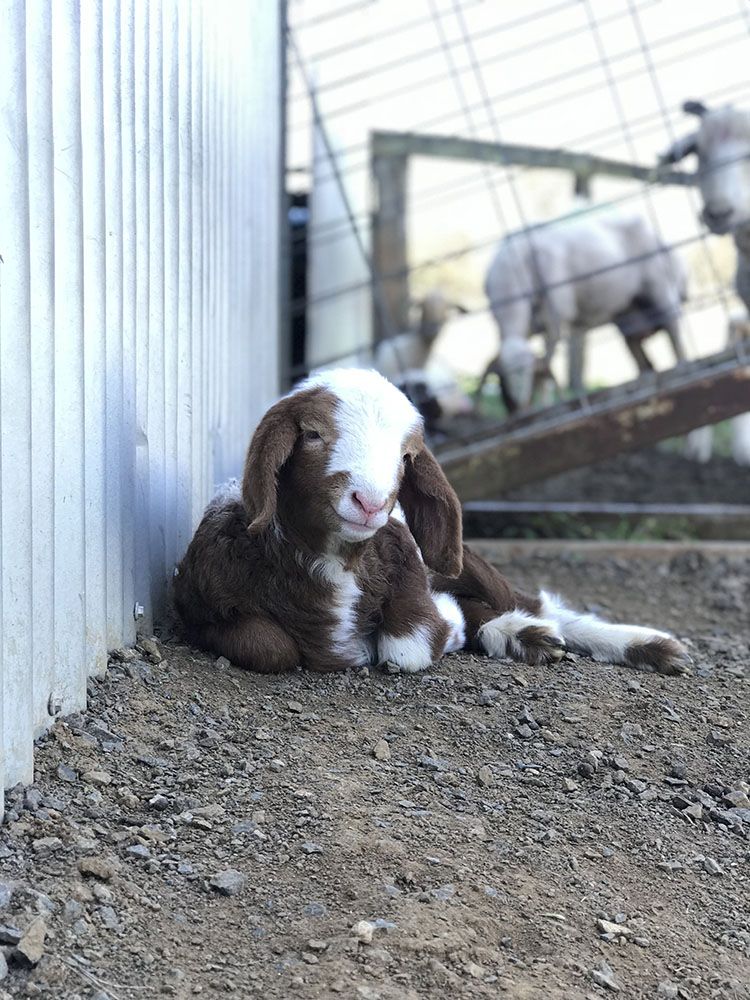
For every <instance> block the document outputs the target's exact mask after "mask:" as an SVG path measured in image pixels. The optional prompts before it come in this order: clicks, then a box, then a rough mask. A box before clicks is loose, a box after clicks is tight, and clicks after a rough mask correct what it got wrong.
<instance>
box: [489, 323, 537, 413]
mask: <svg viewBox="0 0 750 1000" xmlns="http://www.w3.org/2000/svg"><path fill="white" fill-rule="evenodd" d="M536 364H537V359H536V355H535V354H534V352H533V351H532V350H531V348H530V347H529V345H528V342H527V341H526V338H523V339H516V338H510V337H506V338H504V339H502V340H501V342H500V357H499V364H498V369H499V374H500V391H501V392H502V395H503V402H504V403H505V405H506V407H507V408H508V412H509V413H515V412H516V411H517V410H523V409H526V407H528V406H529V405H530V403H531V397H532V394H533V392H534V373H535V370H536Z"/></svg>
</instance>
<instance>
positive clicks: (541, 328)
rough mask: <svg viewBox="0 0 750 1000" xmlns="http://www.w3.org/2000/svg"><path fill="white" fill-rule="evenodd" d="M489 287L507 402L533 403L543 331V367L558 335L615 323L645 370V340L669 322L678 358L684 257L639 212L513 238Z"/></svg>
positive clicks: (514, 405) (512, 406)
mask: <svg viewBox="0 0 750 1000" xmlns="http://www.w3.org/2000/svg"><path fill="white" fill-rule="evenodd" d="M485 292H486V294H487V297H488V298H489V300H490V308H491V310H492V314H493V316H494V317H495V320H496V321H497V324H498V326H499V328H500V352H499V354H498V356H497V358H495V359H493V360H492V361H491V362H490V364H489V365H488V367H487V370H486V371H485V374H484V376H483V378H482V383H481V384H483V383H484V381H485V379H486V377H487V376H488V375H489V374H490V373H492V372H494V373H496V374H497V375H498V376H499V379H500V386H501V390H502V393H503V398H504V400H505V403H506V405H507V406H508V409H509V410H510V411H511V412H512V411H514V410H517V409H519V408H523V407H526V406H528V405H529V403H530V402H531V396H532V392H533V386H534V380H535V375H536V376H537V377H538V374H539V370H540V365H539V361H538V360H537V359H536V358H535V356H534V353H533V351H532V349H531V347H530V345H529V342H528V341H529V337H530V336H531V335H532V334H534V333H543V334H544V337H545V351H544V358H543V360H542V363H541V368H542V371H544V370H545V369H546V370H549V366H550V361H551V358H552V355H553V353H554V351H555V348H556V347H557V344H558V343H559V341H560V340H561V339H568V340H570V341H571V342H572V343H573V345H575V343H576V341H577V340H578V339H579V338H581V337H582V336H583V334H584V333H585V332H586V331H587V330H591V329H593V328H594V327H597V326H602V325H603V324H605V323H611V322H613V323H616V324H617V325H618V327H619V328H620V330H621V331H622V333H623V335H624V336H625V342H626V344H627V345H628V347H629V349H630V351H631V353H632V354H633V357H634V358H635V360H636V363H637V364H638V367H639V370H641V371H643V370H646V369H647V368H650V367H651V364H650V362H649V360H648V357H647V356H646V354H645V352H644V351H643V347H642V344H641V341H642V340H643V339H644V337H646V336H650V335H651V334H652V333H654V332H655V331H656V330H658V329H664V330H665V331H666V332H667V334H668V336H669V338H670V340H671V342H672V347H673V349H674V353H675V357H676V359H677V361H678V362H679V361H683V360H684V359H685V354H684V350H683V346H682V340H681V337H680V329H679V311H680V303H681V301H682V300H683V299H684V297H685V275H684V271H683V270H682V267H681V264H680V262H679V260H678V259H677V257H675V256H674V255H673V254H672V253H671V252H670V250H669V249H668V248H667V247H665V246H664V245H663V244H662V243H661V242H660V240H659V238H658V236H657V235H656V233H654V232H653V230H652V229H651V228H650V227H649V226H648V224H647V223H646V221H645V220H644V219H643V218H642V217H640V216H638V215H624V214H619V213H614V212H613V213H607V214H599V215H595V216H589V215H583V216H579V217H577V218H573V219H565V220H561V221H560V222H558V223H557V224H554V225H543V226H539V227H538V228H535V229H533V230H527V231H524V232H519V233H513V234H512V235H510V236H508V237H506V238H505V239H504V240H503V241H502V243H501V244H500V247H499V248H498V251H497V253H496V254H495V257H494V258H493V260H492V262H491V263H490V266H489V269H488V271H487V276H486V279H485Z"/></svg>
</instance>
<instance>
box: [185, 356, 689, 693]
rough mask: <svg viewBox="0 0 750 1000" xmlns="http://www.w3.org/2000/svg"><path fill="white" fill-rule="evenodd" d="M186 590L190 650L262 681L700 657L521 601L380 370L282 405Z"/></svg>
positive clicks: (658, 665)
mask: <svg viewBox="0 0 750 1000" xmlns="http://www.w3.org/2000/svg"><path fill="white" fill-rule="evenodd" d="M174 591H175V603H176V607H177V610H178V612H179V615H180V617H181V619H182V622H183V626H184V629H185V633H186V636H187V638H189V639H190V640H191V641H193V642H194V643H196V645H198V646H201V647H203V648H206V649H211V650H214V651H215V652H217V653H219V654H222V655H224V656H227V657H228V658H229V659H230V660H232V661H233V662H234V663H235V664H237V665H238V666H243V667H247V668H250V669H254V670H264V671H278V670H285V669H291V668H293V667H295V666H297V665H300V664H301V665H303V666H307V667H310V668H312V669H314V670H342V669H345V668H347V667H353V666H360V665H362V664H365V663H382V662H384V661H393V662H395V663H397V664H398V665H399V666H400V667H401V669H402V670H405V671H414V670H423V669H426V668H427V667H428V666H430V664H432V663H434V662H435V661H436V660H438V659H439V658H440V657H441V656H442V655H443V654H444V653H446V652H452V651H454V650H457V649H461V648H469V649H475V650H477V651H480V652H482V653H485V654H487V655H490V656H495V657H504V656H510V657H512V658H514V659H519V660H523V661H526V662H531V663H535V662H541V663H555V662H557V661H558V660H559V659H560V657H561V656H562V655H563V652H564V644H565V643H566V642H569V643H572V644H573V645H574V646H575V648H576V649H579V650H580V651H581V652H588V653H589V654H590V655H594V656H598V657H599V658H604V659H612V660H616V661H618V662H622V663H628V664H630V665H636V666H637V665H642V666H644V667H648V668H649V669H655V670H660V671H662V672H665V673H672V672H674V671H675V669H676V665H680V664H684V662H685V656H686V654H685V653H684V650H683V649H682V647H681V646H680V645H679V643H678V642H677V641H676V640H674V639H673V638H672V637H671V636H669V635H667V634H666V633H664V632H656V631H655V630H650V629H643V628H639V627H636V626H615V625H608V624H606V623H604V622H599V621H598V620H597V619H594V618H593V617H592V616H581V615H578V614H577V613H576V612H573V611H569V610H568V609H567V608H565V606H564V605H563V604H562V602H560V601H559V600H558V599H551V598H548V596H547V595H544V594H542V595H539V596H536V597H532V596H529V595H526V594H523V593H521V592H520V591H517V590H516V589H515V588H514V587H512V586H511V585H510V584H509V583H508V581H507V580H505V579H504V577H502V576H501V575H500V574H499V573H498V572H497V570H495V569H494V568H493V567H492V566H490V565H489V564H488V563H487V562H485V561H484V560H483V559H481V558H480V557H479V556H477V555H476V554H475V553H473V552H471V550H469V549H468V548H466V547H465V546H464V545H463V543H462V539H461V508H460V504H459V502H458V498H457V497H456V495H455V493H454V491H453V490H452V489H451V487H450V485H449V484H448V482H447V480H446V478H445V476H444V475H443V472H442V470H441V469H440V466H439V465H438V463H437V461H436V460H435V458H434V457H433V455H432V454H431V453H430V451H429V450H428V449H427V448H426V447H425V444H424V440H423V437H422V427H421V420H420V418H419V415H418V414H417V411H416V410H415V409H414V407H413V406H412V404H411V403H410V402H409V401H408V400H407V399H406V397H405V396H404V395H403V394H402V393H401V392H399V390H397V389H396V388H395V387H394V386H393V385H391V384H390V383H389V382H387V381H386V379H384V378H383V377H382V376H380V375H378V374H377V373H375V372H364V371H358V370H342V371H334V372H328V373H325V374H323V375H319V376H316V377H314V378H312V379H309V380H307V381H306V382H304V383H302V385H300V386H299V387H298V388H297V389H295V390H294V391H293V392H292V393H290V394H289V395H288V396H286V397H284V398H283V399H282V400H280V401H279V402H278V403H277V404H276V405H275V406H273V407H271V409H270V410H269V411H268V413H266V415H265V416H264V417H263V419H262V420H261V422H260V424H259V426H258V428H257V430H256V432H255V434H254V435H253V439H252V441H251V443H250V447H249V449H248V453H247V459H246V462H245V470H244V475H243V480H242V484H241V487H240V485H239V484H236V483H235V484H233V485H230V486H229V487H228V488H225V489H224V490H223V491H222V492H220V493H219V494H218V495H217V497H215V498H214V500H212V501H211V503H210V504H209V506H208V508H207V510H206V513H205V515H204V517H203V520H202V521H201V523H200V525H199V526H198V529H197V531H196V533H195V536H194V538H193V540H192V542H191V543H190V546H189V548H188V551H187V553H186V555H185V558H184V559H183V560H182V562H181V563H180V565H179V567H178V571H177V573H176V575H175V578H174ZM644 650H646V652H644Z"/></svg>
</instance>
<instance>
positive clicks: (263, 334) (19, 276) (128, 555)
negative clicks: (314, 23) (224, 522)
mask: <svg viewBox="0 0 750 1000" xmlns="http://www.w3.org/2000/svg"><path fill="white" fill-rule="evenodd" d="M0 24H1V25H2V26H3V27H2V31H0V177H2V183H0V254H2V257H3V258H4V263H2V264H0V433H1V435H2V444H1V446H0V489H1V495H0V570H1V571H2V588H1V590H0V656H1V661H0V666H1V668H2V689H1V694H2V713H1V719H2V732H1V733H0V744H1V746H2V751H3V764H4V772H3V773H2V774H0V777H2V778H3V781H4V784H5V785H8V784H12V783H14V782H16V781H25V780H30V779H31V777H32V775H33V758H32V750H33V736H34V735H35V734H36V733H38V732H39V731H40V730H41V729H42V728H43V727H44V726H46V725H48V724H49V722H50V721H51V715H50V713H49V711H48V706H50V705H51V707H52V708H53V709H57V710H59V711H62V712H69V711H73V710H76V709H79V708H81V707H82V705H83V704H84V703H85V691H86V677H87V675H88V674H90V673H93V672H96V671H99V670H102V669H103V668H104V666H105V663H106V652H107V649H108V648H111V647H112V646H115V645H119V644H122V643H127V642H132V641H133V639H134V637H135V630H136V623H135V621H134V617H133V608H134V606H135V605H136V604H142V605H143V606H144V608H145V617H144V619H143V623H142V624H143V627H144V628H146V629H148V628H150V625H151V622H152V621H153V618H154V617H156V616H158V615H159V614H160V613H161V611H162V610H163V608H164V601H165V594H166V590H167V586H168V582H169V579H170V578H171V572H172V567H173V565H174V562H175V561H176V560H177V559H178V558H179V557H180V556H181V554H182V553H183V552H184V550H185V547H186V545H187V543H188V541H189V538H190V536H191V533H192V531H193V529H194V527H195V525H196V523H197V521H198V519H199V518H200V515H201V512H202V510H203V507H204V505H205V503H206V501H207V499H208V498H209V496H210V494H211V491H212V489H213V487H214V485H215V484H216V483H217V482H219V481H221V480H223V479H225V478H227V477H228V476H229V475H236V474H237V473H238V472H239V471H240V470H241V465H242V459H243V456H244V451H245V448H246V446H247V442H248V439H249V436H250V434H251V432H252V428H253V426H254V425H255V423H256V422H257V419H258V417H259V416H260V414H261V413H262V411H263V410H264V409H265V408H266V406H267V405H268V404H269V403H270V402H271V400H272V399H273V398H274V397H275V395H276V393H277V391H278V388H279V372H278V361H279V359H278V343H279V329H278V266H279V256H278V246H279V218H280V191H281V176H282V175H281V163H280V128H281V112H280V109H281V94H280V80H281V39H280V34H279V32H280V18H279V10H278V8H277V6H276V4H274V3H268V4H255V3H245V2H242V0H238V2H232V0H205V2H201V0H194V2H188V0H106V2H102V0H0Z"/></svg>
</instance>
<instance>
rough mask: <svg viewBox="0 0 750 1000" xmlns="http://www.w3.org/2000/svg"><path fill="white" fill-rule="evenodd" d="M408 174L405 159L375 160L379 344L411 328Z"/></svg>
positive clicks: (375, 309) (375, 313)
mask: <svg viewBox="0 0 750 1000" xmlns="http://www.w3.org/2000/svg"><path fill="white" fill-rule="evenodd" d="M406 171H407V159H406V157H405V156H399V155H396V156H390V155H389V156H380V155H377V156H373V157H372V178H373V182H374V184H375V210H374V212H373V217H372V263H373V268H374V270H375V275H376V280H378V281H379V286H380V287H379V294H378V295H374V296H373V300H374V302H373V329H374V331H375V341H376V342H377V341H379V340H382V339H383V337H388V336H393V334H394V333H399V332H400V331H402V330H407V329H408V328H409V267H408V263H407V254H406ZM384 313H385V315H384Z"/></svg>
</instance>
